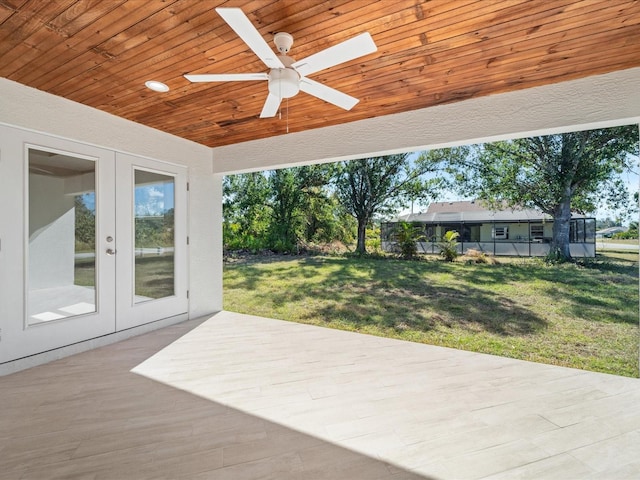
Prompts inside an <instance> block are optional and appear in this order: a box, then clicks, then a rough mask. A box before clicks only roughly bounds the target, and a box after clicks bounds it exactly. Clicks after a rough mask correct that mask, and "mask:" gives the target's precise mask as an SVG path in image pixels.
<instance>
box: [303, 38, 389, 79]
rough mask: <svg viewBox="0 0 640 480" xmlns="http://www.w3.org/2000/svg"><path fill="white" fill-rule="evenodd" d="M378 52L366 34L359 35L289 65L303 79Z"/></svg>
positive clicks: (371, 39)
mask: <svg viewBox="0 0 640 480" xmlns="http://www.w3.org/2000/svg"><path fill="white" fill-rule="evenodd" d="M376 50H378V47H376V44H375V43H374V41H373V38H371V35H369V33H368V32H365V33H361V34H360V35H357V36H355V37H353V38H350V39H349V40H345V41H344V42H342V43H339V44H337V45H334V46H333V47H329V48H327V49H326V50H322V51H321V52H318V53H315V54H313V55H311V56H309V57H307V58H304V59H302V60H298V61H297V62H294V63H293V65H291V66H292V67H293V68H295V69H296V70H297V71H298V73H299V74H300V76H302V77H305V76H307V75H311V74H312V73H315V72H319V71H320V70H324V69H325V68H329V67H333V66H334V65H338V64H340V63H344V62H348V61H349V60H353V59H354V58H358V57H362V56H364V55H368V54H369V53H373V52H375V51H376Z"/></svg>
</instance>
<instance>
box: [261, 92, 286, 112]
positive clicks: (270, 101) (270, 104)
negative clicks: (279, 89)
mask: <svg viewBox="0 0 640 480" xmlns="http://www.w3.org/2000/svg"><path fill="white" fill-rule="evenodd" d="M281 101H282V100H281V98H280V97H278V96H277V95H274V94H273V93H269V95H268V96H267V100H266V101H265V102H264V107H262V112H261V113H260V118H269V117H275V116H276V113H278V108H280V102H281Z"/></svg>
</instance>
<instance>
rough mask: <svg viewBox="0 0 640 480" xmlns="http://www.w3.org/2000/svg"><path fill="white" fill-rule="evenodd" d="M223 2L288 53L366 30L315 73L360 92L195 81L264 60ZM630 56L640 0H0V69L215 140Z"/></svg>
mask: <svg viewBox="0 0 640 480" xmlns="http://www.w3.org/2000/svg"><path fill="white" fill-rule="evenodd" d="M218 6H229V7H240V8H242V10H243V11H244V12H245V13H246V14H247V16H248V17H249V19H250V20H251V22H252V23H253V24H254V25H255V26H256V28H257V29H258V30H259V32H260V33H261V35H262V36H263V38H264V39H265V40H266V41H267V42H268V43H269V45H270V46H272V45H273V44H272V38H273V34H274V33H276V32H279V31H286V32H288V33H290V34H292V35H293V37H294V39H295V43H294V45H293V48H292V50H291V52H290V53H289V55H291V56H292V57H293V58H296V59H301V58H305V57H307V56H309V55H311V54H313V53H315V52H318V51H320V50H322V49H325V48H327V47H330V46H331V45H335V44H337V43H339V42H341V41H344V40H346V39H347V38H350V37H352V36H355V35H356V34H358V33H361V32H369V33H370V34H371V35H372V37H373V39H374V41H375V43H376V44H377V46H378V51H377V52H375V53H373V54H369V55H367V56H365V57H362V58H359V59H356V60H353V61H350V62H347V63H344V64H341V65H339V66H336V67H333V68H330V69H327V70H323V71H321V72H318V73H316V74H314V75H310V78H312V79H314V80H316V81H319V82H323V83H326V84H327V85H329V86H331V87H333V88H336V89H338V90H340V91H342V92H344V93H347V94H349V95H351V96H354V97H356V98H359V99H360V103H358V104H357V105H356V106H355V107H354V108H353V109H352V110H350V111H345V110H342V109H340V108H338V107H336V106H334V105H331V104H328V103H326V102H324V101H322V100H319V99H317V98H315V97H312V96H310V95H308V94H306V93H303V92H301V93H299V94H298V95H297V96H295V97H293V98H291V99H289V101H288V105H287V101H286V100H285V101H283V103H282V115H281V118H278V117H276V118H272V119H260V118H258V116H259V114H260V111H261V109H262V105H263V103H264V101H265V98H266V95H267V84H266V82H260V81H256V82H226V83H216V84H192V83H189V82H188V81H187V80H186V79H185V78H184V77H183V76H182V75H183V74H184V73H246V72H267V70H268V69H267V68H266V67H265V66H264V64H263V63H262V62H261V61H260V60H259V59H258V58H257V57H256V56H255V55H254V53H253V52H252V51H251V50H250V49H249V48H248V47H247V46H246V45H245V43H244V42H243V41H242V40H241V39H240V38H239V37H238V36H237V35H236V34H235V33H234V32H233V31H232V30H231V28H230V27H229V26H228V25H227V24H226V23H225V22H224V21H223V20H222V18H221V17H220V16H219V15H218V14H217V13H216V12H215V11H214V8H215V7H218ZM637 66H640V2H639V1H637V0H600V1H596V0H584V1H576V0H531V1H525V0H502V1H501V0H476V1H474V0H432V1H418V0H382V1H377V2H376V1H368V0H349V1H347V0H332V1H326V2H322V1H317V0H291V1H289V0H257V1H253V0H237V1H235V0H233V1H213V0H200V1H196V0H164V1H160V0H0V75H1V76H3V77H5V78H8V79H11V80H14V81H16V82H19V83H22V84H25V85H29V86H31V87H35V88H37V89H40V90H43V91H46V92H50V93H52V94H55V95H59V96H62V97H65V98H68V99H70V100H74V101H76V102H80V103H83V104H86V105H89V106H92V107H95V108H98V109H100V110H104V111H106V112H109V113H112V114H114V115H118V116H121V117H124V118H127V119H129V120H133V121H135V122H139V123H142V124H145V125H148V126H150V127H154V128H157V129H159V130H163V131H165V132H169V133H172V134H174V135H178V136H181V137H184V138H187V139H190V140H193V141H195V142H199V143H202V144H204V145H208V146H211V147H215V146H219V145H225V144H230V143H237V142H243V141H247V140H252V139H258V138H264V137H269V136H273V135H281V134H285V133H286V131H287V127H288V129H289V131H290V132H296V131H301V130H306V129H312V128H317V127H324V126H328V125H334V124H341V123H345V122H352V121H356V120H361V119H365V118H370V117H376V116H380V115H388V114H392V113H398V112H403V111H408V110H413V109H418V108H424V107H430V106H433V105H438V104H443V103H449V102H455V101H460V100H463V99H469V98H473V97H479V96H484V95H491V94H496V93H501V92H507V91H511V90H517V89H523V88H529V87H534V86H539V85H544V84H549V83H554V82H561V81H565V80H571V79H576V78H580V77H585V76H589V75H595V74H601V73H606V72H610V71H614V70H620V69H626V68H631V67H637ZM151 79H155V80H160V81H162V82H164V83H166V84H167V85H168V86H169V87H170V88H171V90H170V91H169V92H167V93H155V92H152V91H151V90H148V89H147V88H145V86H144V83H145V81H146V80H151ZM287 107H288V108H287ZM287 117H288V118H287Z"/></svg>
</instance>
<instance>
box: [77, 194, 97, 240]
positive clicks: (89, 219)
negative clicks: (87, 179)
mask: <svg viewBox="0 0 640 480" xmlns="http://www.w3.org/2000/svg"><path fill="white" fill-rule="evenodd" d="M87 197H91V200H92V201H94V198H95V194H93V193H91V194H85V195H76V197H75V198H74V207H75V238H76V249H77V250H87V251H94V250H95V248H96V214H95V210H90V209H89V208H88V207H87V204H86V200H87ZM94 202H95V201H94Z"/></svg>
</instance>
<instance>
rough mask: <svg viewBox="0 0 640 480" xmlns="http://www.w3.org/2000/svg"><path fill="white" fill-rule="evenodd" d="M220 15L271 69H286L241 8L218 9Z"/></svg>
mask: <svg viewBox="0 0 640 480" xmlns="http://www.w3.org/2000/svg"><path fill="white" fill-rule="evenodd" d="M216 12H218V15H220V16H221V17H222V18H223V19H224V21H225V22H227V24H229V26H230V27H231V28H232V29H233V31H234V32H236V34H237V35H238V36H239V37H240V38H241V39H242V40H243V41H244V43H246V44H247V45H248V46H249V48H250V49H251V50H253V53H255V54H256V55H257V56H258V58H260V60H262V61H263V62H264V63H265V65H266V66H267V67H269V68H284V65H283V63H282V62H281V61H280V59H279V58H278V56H277V55H276V54H275V52H274V51H273V50H271V48H270V47H269V45H268V44H267V42H265V40H264V38H262V35H260V32H258V30H257V29H256V27H254V26H253V24H252V23H251V21H250V20H249V18H247V16H246V15H245V14H244V12H243V11H242V10H241V9H240V8H216Z"/></svg>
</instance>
